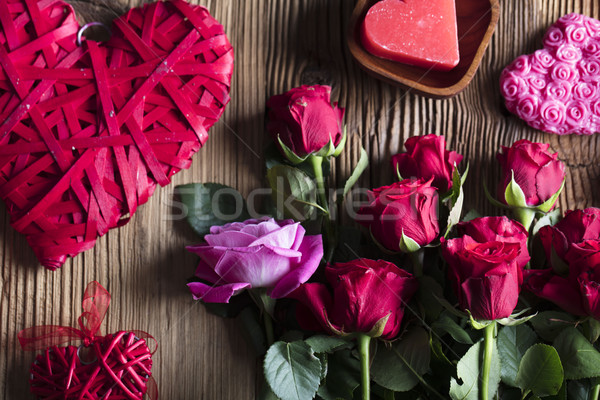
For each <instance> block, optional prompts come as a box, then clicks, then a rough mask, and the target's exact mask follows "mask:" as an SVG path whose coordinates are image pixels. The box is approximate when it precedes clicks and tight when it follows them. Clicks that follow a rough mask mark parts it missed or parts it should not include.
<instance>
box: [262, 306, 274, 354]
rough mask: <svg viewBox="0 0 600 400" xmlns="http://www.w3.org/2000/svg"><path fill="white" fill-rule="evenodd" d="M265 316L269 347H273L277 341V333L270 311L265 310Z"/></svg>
mask: <svg viewBox="0 0 600 400" xmlns="http://www.w3.org/2000/svg"><path fill="white" fill-rule="evenodd" d="M263 317H264V319H265V332H266V334H267V348H269V347H271V345H272V344H273V343H275V335H274V334H273V320H272V319H271V315H269V313H268V312H266V311H264V310H263Z"/></svg>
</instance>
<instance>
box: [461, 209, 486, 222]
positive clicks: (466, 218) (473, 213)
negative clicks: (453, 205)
mask: <svg viewBox="0 0 600 400" xmlns="http://www.w3.org/2000/svg"><path fill="white" fill-rule="evenodd" d="M481 216H482V215H481V214H480V213H479V211H477V210H469V212H467V213H466V214H465V216H464V217H463V219H462V220H463V222H469V221H471V220H474V219H475V218H481Z"/></svg>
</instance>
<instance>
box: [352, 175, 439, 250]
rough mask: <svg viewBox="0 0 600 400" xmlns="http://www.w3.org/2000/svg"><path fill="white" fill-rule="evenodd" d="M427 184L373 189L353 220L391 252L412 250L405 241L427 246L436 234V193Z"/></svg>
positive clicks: (407, 181) (415, 182)
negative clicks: (365, 228) (368, 230)
mask: <svg viewBox="0 0 600 400" xmlns="http://www.w3.org/2000/svg"><path fill="white" fill-rule="evenodd" d="M431 181H432V179H430V180H429V181H427V182H425V181H422V180H420V179H419V180H411V179H405V180H403V181H401V182H396V183H393V184H392V185H390V186H382V187H380V188H377V189H373V190H372V191H371V192H370V193H369V194H370V203H369V204H368V205H366V206H363V207H362V208H361V209H360V210H359V211H358V215H359V218H357V221H358V222H359V223H361V224H362V225H364V226H366V227H368V228H369V229H370V231H371V235H372V236H373V238H374V239H375V240H377V241H378V242H379V244H380V245H382V246H383V247H385V248H386V249H388V250H391V251H403V252H412V251H415V249H414V248H407V243H409V242H410V243H411V244H413V245H414V244H415V243H416V245H418V247H422V246H425V245H427V244H429V243H431V242H432V241H433V240H435V238H437V236H438V234H439V232H440V227H439V224H438V216H437V208H438V194H437V191H436V190H435V188H434V187H432V186H431ZM409 247H410V246H409Z"/></svg>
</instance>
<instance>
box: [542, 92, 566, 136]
mask: <svg viewBox="0 0 600 400" xmlns="http://www.w3.org/2000/svg"><path fill="white" fill-rule="evenodd" d="M566 114H567V110H566V107H565V105H564V104H563V103H558V102H556V101H552V100H546V101H544V102H543V103H542V105H541V106H540V117H541V118H542V122H543V124H544V130H546V131H548V132H557V130H556V129H557V128H558V127H560V125H562V124H563V123H564V122H565V119H566Z"/></svg>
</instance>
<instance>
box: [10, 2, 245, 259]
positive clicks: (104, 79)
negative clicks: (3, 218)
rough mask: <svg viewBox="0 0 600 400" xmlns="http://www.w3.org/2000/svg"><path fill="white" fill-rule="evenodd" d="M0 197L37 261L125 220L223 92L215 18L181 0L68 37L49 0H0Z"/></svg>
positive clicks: (179, 159) (71, 20)
mask: <svg viewBox="0 0 600 400" xmlns="http://www.w3.org/2000/svg"><path fill="white" fill-rule="evenodd" d="M0 25H1V26H0V66H1V68H0V110H1V112H0V121H1V125H0V197H2V199H3V200H4V201H5V203H6V205H7V209H8V212H9V214H10V216H11V225H12V226H13V227H14V228H15V229H16V230H18V231H19V232H21V233H23V234H24V235H25V236H26V238H27V241H28V242H29V244H30V246H31V247H32V248H33V250H34V252H35V253H36V255H37V257H38V259H39V260H40V262H41V263H42V264H43V265H44V266H45V267H47V268H49V269H56V268H58V267H60V266H61V265H62V264H63V263H64V262H65V260H66V257H67V256H74V255H76V254H78V253H80V252H82V251H84V250H87V249H90V248H91V247H93V246H94V244H95V241H96V239H97V237H99V236H101V235H103V234H105V233H106V232H107V231H108V230H109V229H111V228H114V227H118V226H121V225H123V224H125V223H126V222H127V221H128V220H129V219H130V218H131V216H132V215H133V213H134V212H135V211H136V209H137V206H138V205H140V204H143V203H145V202H146V201H147V200H148V198H149V197H150V196H151V195H152V193H153V191H154V189H155V187H156V183H158V184H160V185H163V186H164V185H166V184H168V183H169V182H170V177H171V176H172V175H174V174H175V173H177V172H178V171H179V170H181V169H182V168H189V166H190V165H191V157H192V155H193V154H194V153H195V152H196V151H198V150H199V148H200V147H201V146H202V145H203V144H204V142H205V141H206V140H207V138H208V135H207V130H208V129H209V128H210V127H211V126H212V125H213V124H214V123H215V122H216V121H217V120H218V119H219V117H220V116H221V115H222V113H223V111H224V107H225V105H226V104H227V103H228V102H229V85H230V82H231V75H232V70H233V50H232V47H231V45H230V43H229V41H228V39H227V37H226V35H225V33H224V30H223V27H222V26H221V25H220V24H219V23H218V22H217V21H216V20H215V19H213V18H212V17H211V16H210V15H209V13H208V11H207V10H206V9H205V8H203V7H200V6H191V5H189V4H188V3H186V2H184V1H182V0H173V1H168V2H157V3H152V4H147V5H145V6H144V7H143V8H135V9H132V10H130V11H129V12H128V13H127V14H125V15H124V16H121V17H120V18H118V19H116V20H115V22H114V23H113V32H112V37H111V39H110V41H108V42H105V43H96V42H93V41H84V42H83V44H82V45H81V46H78V45H77V43H76V37H77V33H78V31H79V29H80V27H79V24H78V23H77V21H76V18H75V13H74V11H73V9H72V8H71V7H70V6H69V5H68V4H66V3H64V2H62V1H60V0H39V1H36V0H0Z"/></svg>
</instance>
